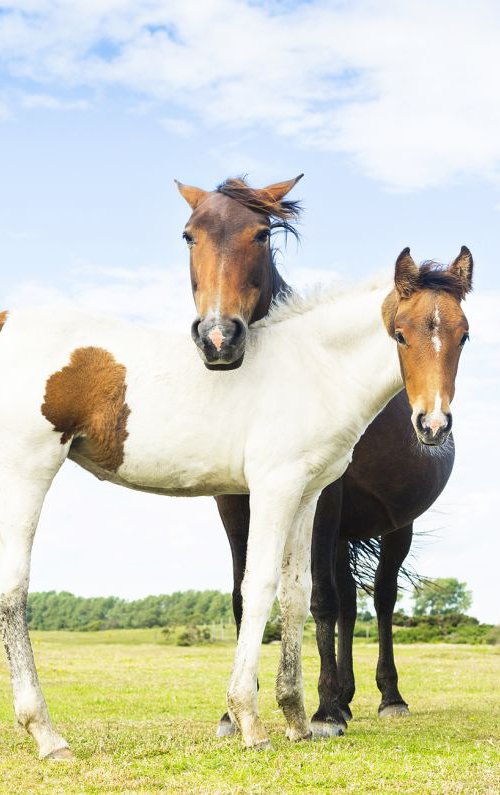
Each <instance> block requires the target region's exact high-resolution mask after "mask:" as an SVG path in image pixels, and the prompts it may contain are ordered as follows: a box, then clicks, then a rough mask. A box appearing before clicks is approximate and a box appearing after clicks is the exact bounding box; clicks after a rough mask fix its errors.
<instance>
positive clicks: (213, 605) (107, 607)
mask: <svg viewBox="0 0 500 795" xmlns="http://www.w3.org/2000/svg"><path fill="white" fill-rule="evenodd" d="M27 617H28V626H29V628H30V629H43V630H54V629H67V630H73V631H75V630H80V631H94V630H100V629H139V628H146V627H169V626H195V625H208V624H213V623H214V622H216V623H221V622H222V623H224V624H227V623H231V622H233V611H232V603H231V595H230V594H225V593H221V592H220V591H177V592H176V593H173V594H161V595H160V596H146V597H145V598H144V599H136V600H134V601H127V600H126V599H120V598H119V597H117V596H97V597H84V596H75V595H74V594H72V593H69V592H67V591H60V592H57V593H56V592H55V591H45V592H41V593H30V594H29V596H28V606H27Z"/></svg>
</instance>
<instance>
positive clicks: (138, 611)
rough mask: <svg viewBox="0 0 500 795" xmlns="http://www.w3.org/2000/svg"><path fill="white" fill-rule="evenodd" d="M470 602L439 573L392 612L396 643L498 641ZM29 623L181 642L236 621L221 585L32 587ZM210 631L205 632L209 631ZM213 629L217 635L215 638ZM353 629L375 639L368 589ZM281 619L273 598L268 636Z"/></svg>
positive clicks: (499, 632)
mask: <svg viewBox="0 0 500 795" xmlns="http://www.w3.org/2000/svg"><path fill="white" fill-rule="evenodd" d="M471 603H472V598H471V593H470V591H469V590H468V589H467V586H466V583H463V582H459V581H458V580H457V579H455V578H438V579H436V580H429V581H426V582H425V583H423V584H422V585H421V586H420V587H419V588H418V589H416V590H415V593H414V595H413V606H412V611H411V614H406V613H405V612H404V611H402V610H401V609H399V610H398V606H397V607H396V612H395V614H394V621H393V624H394V640H395V641H396V642H397V643H415V642H432V641H444V642H448V643H484V642H486V643H498V642H499V640H500V629H499V628H498V627H491V626H490V625H486V624H480V623H479V621H478V620H477V619H475V618H472V617H471V616H468V615H466V611H467V610H468V609H469V608H470V606H471ZM27 616H28V625H29V627H30V629H38V630H60V629H61V630H62V629H64V630H72V631H77V630H79V631H96V630H105V629H143V628H149V627H161V628H163V629H164V630H165V633H166V634H165V637H174V636H175V637H177V635H176V633H172V632H170V630H171V628H173V627H177V628H184V630H183V632H182V633H181V635H179V642H180V643H181V645H190V644H191V643H198V642H203V641H205V640H213V639H217V638H219V632H216V633H215V634H214V633H213V632H208V633H207V632H206V631H205V630H204V629H202V628H207V627H211V628H213V626H214V625H219V626H220V625H226V626H227V625H228V624H233V623H234V621H233V613H232V599H231V595H230V594H227V593H221V592H220V591H177V592H176V593H173V594H161V595H160V596H147V597H145V598H144V599H136V600H134V601H127V600H126V599H120V598H119V597H117V596H106V597H89V598H86V597H83V596H75V595H74V594H72V593H68V592H67V591H61V592H59V593H56V592H55V591H47V592H42V593H31V594H29V596H28V607H27ZM205 635H206V637H205ZM212 635H214V637H213V638H212ZM355 635H356V636H357V637H361V638H365V639H366V640H370V641H372V640H373V641H376V639H377V637H378V628H377V621H376V618H375V616H374V614H373V613H372V612H371V611H370V605H369V602H368V598H367V595H366V594H365V593H364V592H359V593H358V618H357V622H356V627H355ZM280 636H281V621H280V616H279V609H278V605H277V604H275V605H274V607H273V611H272V614H271V617H270V620H269V622H268V624H267V627H266V632H265V635H264V642H270V641H272V640H278V639H279V638H280Z"/></svg>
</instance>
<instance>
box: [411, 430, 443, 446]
mask: <svg viewBox="0 0 500 795" xmlns="http://www.w3.org/2000/svg"><path fill="white" fill-rule="evenodd" d="M449 435H450V434H449V433H445V434H441V435H440V436H438V437H437V438H436V437H434V436H432V437H431V436H425V435H423V434H420V433H417V438H418V441H419V442H420V444H422V445H423V446H424V447H442V446H443V444H445V443H446V442H447V441H448V437H449Z"/></svg>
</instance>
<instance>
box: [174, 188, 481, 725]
mask: <svg viewBox="0 0 500 795" xmlns="http://www.w3.org/2000/svg"><path fill="white" fill-rule="evenodd" d="M298 179H300V177H298V178H297V179H293V180H290V181H288V182H282V183H278V184H275V185H271V186H269V187H267V188H264V189H261V190H254V189H251V188H250V187H249V186H248V185H247V184H246V183H245V182H244V181H243V180H240V179H230V180H227V181H226V182H225V183H223V184H222V185H221V186H219V188H218V189H217V190H216V191H213V192H207V191H203V190H201V189H199V188H194V187H190V186H185V185H181V184H180V183H178V188H179V190H180V192H181V194H182V195H183V196H184V198H185V199H186V200H187V202H188V203H189V205H190V206H191V208H192V210H193V213H192V215H191V217H190V219H189V221H188V223H187V224H186V228H185V231H184V237H185V239H186V241H187V244H188V246H189V248H190V251H191V281H192V288H193V296H194V300H195V303H196V307H197V310H198V317H197V318H196V320H195V321H194V323H193V329H192V333H193V338H194V340H195V342H196V344H197V346H198V349H199V351H200V355H201V357H202V359H203V361H204V363H205V364H206V366H207V367H209V368H210V369H234V368H236V367H239V366H240V365H241V363H242V361H243V357H244V352H245V335H246V330H247V327H248V325H249V324H250V323H253V322H255V321H257V320H259V319H261V318H263V317H264V316H265V315H266V314H267V312H268V311H269V308H270V306H271V304H272V302H273V299H276V298H277V297H279V296H280V294H283V293H286V292H288V291H290V288H289V287H288V285H287V284H286V283H285V282H284V281H283V279H282V278H281V277H280V275H279V274H278V272H277V269H276V267H275V264H274V261H273V252H272V247H271V244H270V237H271V233H272V231H273V229H275V228H280V227H281V228H283V227H284V228H285V229H286V230H291V231H294V230H293V227H292V225H291V222H292V221H293V220H294V219H296V218H297V217H298V214H299V211H300V207H299V204H298V203H297V202H288V201H284V197H285V196H286V194H287V193H288V192H289V191H290V190H291V188H292V187H293V186H294V185H295V184H296V182H297V180H298ZM408 259H409V264H408V268H409V272H411V268H412V266H413V263H412V260H411V257H409V254H408ZM454 267H455V268H456V269H457V271H458V272H460V273H461V274H462V277H463V284H464V293H465V292H467V291H468V290H469V289H470V287H471V279H472V258H471V256H470V253H469V252H468V250H467V249H465V248H463V249H462V251H461V253H460V255H459V257H458V258H457V260H456V261H455V263H454ZM435 322H436V326H437V327H438V325H439V318H436V320H435ZM395 333H396V338H397V339H398V340H399V338H398V336H397V335H398V334H399V335H401V337H402V332H401V331H400V330H399V329H398V330H396V332H395ZM433 339H434V337H433ZM436 340H437V341H436V342H435V344H436V345H438V344H439V340H438V338H437V337H436ZM399 341H400V342H401V344H405V340H404V338H403V337H402V340H399ZM463 342H465V338H464V340H463ZM451 397H452V395H451ZM438 415H439V416H438ZM448 416H449V415H447V414H446V413H443V411H440V412H437V413H436V416H435V417H430V419H429V417H428V415H424V414H422V415H419V416H418V417H417V418H416V422H417V427H418V429H419V436H420V439H421V441H422V442H423V443H422V444H419V443H417V442H416V440H415V437H414V429H413V426H412V421H411V410H410V405H409V402H408V398H407V394H406V392H405V391H403V392H401V393H400V394H398V395H397V396H396V397H395V398H394V399H393V400H392V401H391V402H390V403H389V404H388V405H387V406H386V408H385V409H384V410H383V411H382V412H381V413H380V414H379V415H378V417H377V418H376V419H375V421H374V422H373V423H372V424H371V426H370V427H369V428H368V429H367V431H366V433H365V434H364V436H363V437H362V438H361V440H360V441H359V442H358V444H357V446H356V447H355V450H354V455H353V459H352V463H351V464H350V466H349V468H348V469H347V471H346V472H345V474H344V475H343V477H342V478H341V479H340V480H338V481H336V482H335V483H332V484H331V485H330V486H328V487H327V488H326V489H325V490H324V491H323V493H322V494H321V497H320V499H319V502H318V506H317V511H316V517H315V524H314V534H313V545H312V573H313V593H312V603H311V612H312V614H313V617H314V620H315V622H316V639H317V644H318V650H319V654H320V658H321V672H320V678H319V684H318V692H319V707H318V710H317V711H316V713H315V714H314V716H313V718H312V724H313V729H314V730H315V733H316V734H318V735H323V736H328V735H335V734H341V733H342V732H343V730H344V729H345V727H346V723H345V720H346V719H349V718H350V717H351V710H350V706H349V705H350V702H351V700H352V698H353V696H354V687H355V685H354V673H353V663H352V642H353V631H354V623H355V620H356V583H355V579H354V576H353V573H352V571H351V566H350V562H349V545H350V543H352V542H362V541H363V540H366V539H380V556H379V561H378V566H377V570H376V575H375V584H374V600H375V609H376V612H377V620H378V628H379V659H378V665H377V674H376V680H377V686H378V688H379V690H380V692H381V695H382V698H381V703H380V706H379V715H380V716H383V717H385V716H389V715H395V714H408V712H409V710H408V706H407V704H406V702H405V700H404V699H403V697H402V695H401V693H400V691H399V688H398V674H397V670H396V666H395V662H394V654H393V641H392V616H393V610H394V605H395V602H396V596H397V581H398V573H399V571H400V568H401V566H402V564H403V561H404V560H405V558H406V556H407V555H408V552H409V549H410V545H411V541H412V532H413V522H414V520H415V519H416V518H418V517H419V516H420V515H421V514H422V513H424V511H426V510H427V509H428V508H429V507H430V506H431V505H432V504H433V502H434V501H435V500H436V499H437V497H438V496H439V495H440V493H441V492H442V490H443V488H444V487H445V485H446V483H447V481H448V478H449V476H450V473H451V470H452V467H453V461H454V445H453V439H452V437H451V435H450V436H449V437H447V441H446V442H445V443H444V444H443V445H442V446H441V447H440V450H439V455H436V454H435V453H434V449H433V446H434V445H436V444H439V443H440V442H441V441H442V439H441V438H440V435H441V434H443V438H444V436H445V435H447V432H448V431H449V427H448V423H449V420H448ZM431 426H432V427H431ZM433 453H434V454H433ZM216 499H217V506H218V509H219V513H220V516H221V518H222V521H223V524H224V527H225V530H226V533H227V536H228V539H229V543H230V546H231V552H232V557H233V581H234V589H233V611H234V617H235V621H236V626H237V629H239V625H240V621H241V615H242V597H241V583H242V579H243V574H244V570H245V558H246V547H247V539H248V528H249V500H248V496H244V495H242V496H237V495H228V496H220V497H217V498H216ZM337 547H338V550H337ZM336 625H337V626H338V664H337V660H336V656H335V627H336ZM232 731H233V727H232V724H231V722H230V720H229V717H228V715H227V713H226V714H225V715H224V716H223V718H222V719H221V722H220V724H219V730H218V733H219V735H220V736H222V735H225V734H229V733H231V732H232Z"/></svg>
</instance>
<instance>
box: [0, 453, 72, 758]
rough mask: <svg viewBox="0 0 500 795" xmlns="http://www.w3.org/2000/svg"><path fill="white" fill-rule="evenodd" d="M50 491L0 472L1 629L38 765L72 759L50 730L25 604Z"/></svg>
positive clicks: (17, 707) (18, 709)
mask: <svg viewBox="0 0 500 795" xmlns="http://www.w3.org/2000/svg"><path fill="white" fill-rule="evenodd" d="M46 490H47V488H46V486H45V485H44V486H42V485H38V484H37V483H33V482H31V481H30V480H29V479H26V480H23V479H22V478H21V477H19V476H13V475H12V473H11V472H8V473H6V472H5V470H3V468H2V471H1V472H0V627H1V632H2V638H3V642H4V646H5V651H6V654H7V659H8V662H9V668H10V675H11V682H12V690H13V696H14V711H15V715H16V719H17V722H18V723H19V725H20V726H22V727H23V728H24V729H26V730H27V731H28V732H29V733H30V734H31V735H32V737H33V738H34V739H35V741H36V743H37V745H38V750H39V754H40V759H56V760H61V759H71V758H72V754H71V751H70V750H69V748H68V743H67V742H66V740H65V739H64V737H61V735H60V734H58V733H57V732H56V731H55V730H54V729H53V727H52V724H51V721H50V717H49V712H48V709H47V704H46V702H45V698H44V696H43V693H42V690H41V687H40V683H39V681H38V675H37V671H36V667H35V661H34V658H33V650H32V648H31V643H30V638H29V634H28V625H27V621H26V601H27V594H28V583H29V572H30V561H31V547H32V543H33V537H34V534H35V530H36V526H37V524H38V518H39V515H40V510H41V507H42V503H43V499H44V497H45V493H46Z"/></svg>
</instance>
